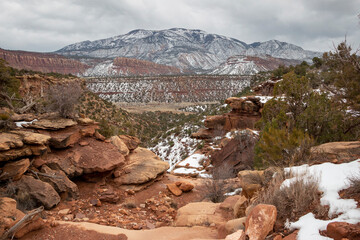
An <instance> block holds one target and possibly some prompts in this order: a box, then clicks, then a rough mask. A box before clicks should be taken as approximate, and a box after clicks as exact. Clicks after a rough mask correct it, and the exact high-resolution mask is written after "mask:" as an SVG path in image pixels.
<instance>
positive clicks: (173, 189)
mask: <svg viewBox="0 0 360 240" xmlns="http://www.w3.org/2000/svg"><path fill="white" fill-rule="evenodd" d="M166 187H167V188H168V189H169V191H170V192H171V193H172V194H174V195H175V196H180V195H181V194H182V191H181V190H180V188H178V186H176V184H175V183H169V184H166Z"/></svg>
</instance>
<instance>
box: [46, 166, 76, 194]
mask: <svg viewBox="0 0 360 240" xmlns="http://www.w3.org/2000/svg"><path fill="white" fill-rule="evenodd" d="M41 172H42V173H45V174H46V175H42V176H40V179H41V180H42V181H44V182H47V183H49V184H50V185H51V186H52V187H53V188H54V189H55V190H56V192H58V193H59V194H61V193H65V194H66V195H67V197H68V198H75V199H77V198H78V197H79V189H78V186H77V185H76V184H75V183H73V182H72V181H70V179H69V178H68V177H67V176H66V174H65V173H64V172H63V171H61V170H52V169H51V168H49V167H48V166H47V165H43V166H42V167H41Z"/></svg>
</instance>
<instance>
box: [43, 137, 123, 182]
mask: <svg viewBox="0 0 360 240" xmlns="http://www.w3.org/2000/svg"><path fill="white" fill-rule="evenodd" d="M87 141H88V142H89V145H87V146H80V145H74V147H72V148H70V149H65V150H57V151H53V152H52V153H51V154H49V155H48V156H47V157H46V158H44V161H45V162H46V164H47V165H48V166H49V167H50V168H51V169H60V170H62V171H63V172H65V174H66V175H67V176H69V177H74V176H80V175H82V174H88V173H93V172H107V171H111V170H113V169H115V168H117V167H119V166H121V165H123V164H124V161H125V158H124V156H123V155H122V154H121V153H120V152H119V151H118V149H117V148H116V147H115V146H114V145H112V144H111V143H106V142H100V141H97V140H96V139H93V138H89V139H87Z"/></svg>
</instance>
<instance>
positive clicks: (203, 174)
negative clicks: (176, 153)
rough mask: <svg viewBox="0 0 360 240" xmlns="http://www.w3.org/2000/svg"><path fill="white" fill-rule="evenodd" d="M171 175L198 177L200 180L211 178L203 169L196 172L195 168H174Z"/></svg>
mask: <svg viewBox="0 0 360 240" xmlns="http://www.w3.org/2000/svg"><path fill="white" fill-rule="evenodd" d="M173 173H174V174H179V175H198V177H202V178H211V175H210V174H208V173H207V172H206V170H205V169H203V170H197V169H195V168H185V167H181V168H175V170H174V171H173Z"/></svg>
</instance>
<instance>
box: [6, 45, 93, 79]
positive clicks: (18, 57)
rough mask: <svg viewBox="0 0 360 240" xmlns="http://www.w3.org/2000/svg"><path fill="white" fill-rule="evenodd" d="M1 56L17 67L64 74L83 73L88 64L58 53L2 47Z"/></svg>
mask: <svg viewBox="0 0 360 240" xmlns="http://www.w3.org/2000/svg"><path fill="white" fill-rule="evenodd" d="M0 58H2V59H4V60H5V61H6V62H8V63H9V65H10V66H11V67H13V68H17V69H27V70H32V71H40V72H44V73H50V72H57V73H62V74H69V73H71V74H79V73H83V72H84V71H85V70H86V69H87V68H88V66H87V65H85V64H83V63H81V62H79V61H77V60H74V59H69V58H66V57H63V56H60V55H57V54H51V53H36V52H25V51H10V50H4V49H0Z"/></svg>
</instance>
